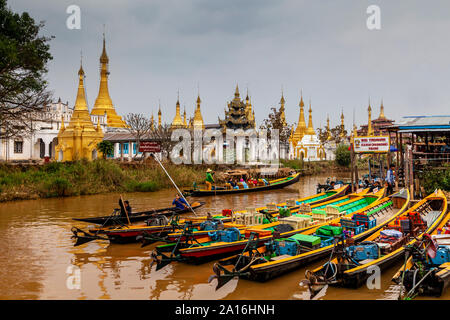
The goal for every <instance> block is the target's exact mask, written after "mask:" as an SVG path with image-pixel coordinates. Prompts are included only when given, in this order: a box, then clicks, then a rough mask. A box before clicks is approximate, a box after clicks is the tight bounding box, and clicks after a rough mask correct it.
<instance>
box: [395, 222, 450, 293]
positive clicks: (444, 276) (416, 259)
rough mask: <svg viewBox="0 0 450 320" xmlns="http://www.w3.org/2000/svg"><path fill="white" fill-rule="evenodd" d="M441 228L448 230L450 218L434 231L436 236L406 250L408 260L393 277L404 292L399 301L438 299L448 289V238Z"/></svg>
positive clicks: (449, 247)
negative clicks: (425, 298) (417, 297)
mask: <svg viewBox="0 0 450 320" xmlns="http://www.w3.org/2000/svg"><path fill="white" fill-rule="evenodd" d="M443 227H445V229H446V230H449V228H450V214H448V215H447V216H446V218H445V219H443V221H442V223H441V224H440V225H439V226H438V228H437V229H436V231H437V233H438V234H434V235H431V236H430V235H428V234H427V235H424V237H423V238H422V241H420V242H416V243H415V244H413V245H412V246H408V247H407V248H406V254H407V256H409V258H408V260H407V261H406V262H405V264H404V265H402V266H401V267H400V268H399V269H398V271H397V272H396V273H395V275H394V276H393V277H392V281H393V282H395V283H396V284H398V285H400V286H401V287H400V289H402V288H404V289H405V291H400V293H401V294H400V295H399V297H398V298H399V299H400V298H401V299H404V300H409V299H413V298H415V297H416V296H417V295H420V296H435V297H440V296H441V295H442V294H443V293H444V292H445V291H446V290H447V289H448V287H449V286H450V255H449V252H450V234H448V233H442V229H443ZM436 231H435V232H434V233H436ZM447 232H448V231H447ZM429 248H432V250H431V251H428V249H429Z"/></svg>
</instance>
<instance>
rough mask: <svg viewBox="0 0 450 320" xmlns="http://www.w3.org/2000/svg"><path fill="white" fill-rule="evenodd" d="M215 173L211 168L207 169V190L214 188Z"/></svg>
mask: <svg viewBox="0 0 450 320" xmlns="http://www.w3.org/2000/svg"><path fill="white" fill-rule="evenodd" d="M213 174H214V172H213V171H212V170H211V169H208V170H206V180H205V183H206V190H212V184H213V183H214V179H213Z"/></svg>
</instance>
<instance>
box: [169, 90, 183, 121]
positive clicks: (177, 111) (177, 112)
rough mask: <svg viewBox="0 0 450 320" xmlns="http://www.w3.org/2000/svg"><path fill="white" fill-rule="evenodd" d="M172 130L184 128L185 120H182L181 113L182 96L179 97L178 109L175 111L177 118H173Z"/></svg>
mask: <svg viewBox="0 0 450 320" xmlns="http://www.w3.org/2000/svg"><path fill="white" fill-rule="evenodd" d="M170 128H171V129H180V128H184V124H183V120H182V119H181V113H180V96H179V95H178V99H177V104H176V109H175V118H173V121H172V124H171V126H170Z"/></svg>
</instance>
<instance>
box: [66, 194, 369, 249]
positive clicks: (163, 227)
mask: <svg viewBox="0 0 450 320" xmlns="http://www.w3.org/2000/svg"><path fill="white" fill-rule="evenodd" d="M347 190H348V186H343V187H341V188H338V189H335V190H331V191H328V192H326V193H323V194H319V195H314V196H309V197H306V198H302V199H298V200H297V201H295V206H292V207H289V209H290V210H291V212H292V213H296V212H298V211H299V210H300V206H301V205H305V204H306V205H307V206H309V207H311V208H316V206H320V205H321V204H322V203H324V201H325V203H327V204H337V203H343V202H348V201H350V200H356V199H358V197H361V195H364V194H366V193H367V191H368V189H367V190H362V191H361V192H359V193H353V194H349V195H347V196H344V194H345V193H346V192H347ZM330 199H333V200H330ZM286 206H287V203H286V202H283V203H279V204H277V210H270V211H269V210H267V207H261V208H257V209H256V210H257V211H259V212H266V213H267V214H269V215H272V216H277V215H278V212H279V210H280V209H281V208H284V207H286ZM238 212H239V211H238ZM161 218H162V217H161ZM213 218H214V219H219V220H221V221H222V222H224V223H226V222H231V219H232V218H231V217H226V216H220V215H216V216H214V217H213ZM152 219H154V220H156V223H152V224H153V225H145V224H144V225H128V224H122V225H120V226H106V227H103V226H102V227H99V228H93V229H90V230H88V231H83V230H81V229H78V228H75V227H74V228H72V232H73V238H75V239H76V240H77V241H76V242H75V246H78V245H81V244H84V243H86V242H89V241H93V240H109V241H110V242H111V243H117V244H125V243H133V242H138V241H140V240H141V239H138V238H137V237H141V236H143V237H144V238H143V239H142V240H144V241H147V243H152V242H155V241H159V240H164V238H165V237H167V236H168V235H169V234H173V233H176V234H177V235H180V234H181V233H182V232H184V228H185V223H186V222H190V223H191V224H190V227H198V226H200V225H201V224H202V223H203V222H205V221H206V220H208V219H209V218H208V217H207V216H201V217H185V218H184V219H180V220H179V221H176V223H175V224H174V223H168V222H167V221H164V220H162V219H161V220H159V216H156V217H153V218H152ZM166 220H167V219H166ZM196 234H197V235H200V234H201V232H198V233H196ZM171 240H173V241H176V240H177V239H176V237H172V239H171Z"/></svg>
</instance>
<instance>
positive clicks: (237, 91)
mask: <svg viewBox="0 0 450 320" xmlns="http://www.w3.org/2000/svg"><path fill="white" fill-rule="evenodd" d="M234 99H235V100H240V94H239V85H237V84H236V91H235V92H234Z"/></svg>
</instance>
